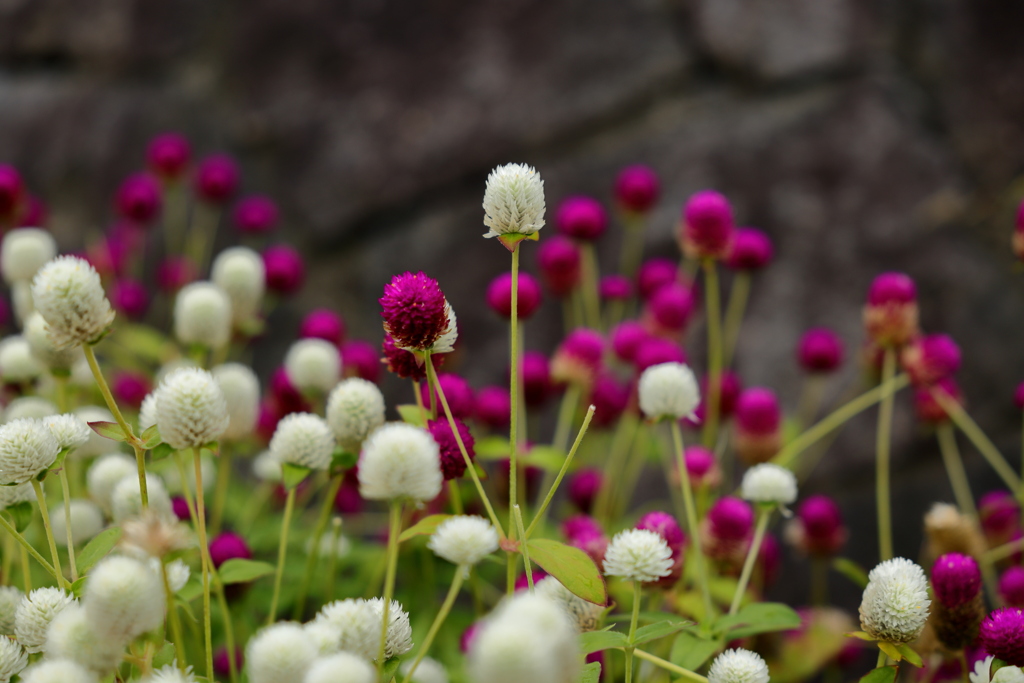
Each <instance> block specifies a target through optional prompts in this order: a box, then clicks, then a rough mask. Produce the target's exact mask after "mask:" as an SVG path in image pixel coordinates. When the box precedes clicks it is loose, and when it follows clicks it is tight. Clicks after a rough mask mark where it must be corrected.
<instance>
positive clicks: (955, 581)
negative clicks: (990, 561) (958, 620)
mask: <svg viewBox="0 0 1024 683" xmlns="http://www.w3.org/2000/svg"><path fill="white" fill-rule="evenodd" d="M932 591H933V592H934V593H935V599H936V601H938V603H940V604H942V605H943V606H945V607H948V608H950V609H954V608H957V607H961V606H963V605H965V604H967V603H968V602H970V601H972V600H974V599H975V598H976V597H978V594H979V593H980V592H981V570H980V569H979V568H978V563H977V562H976V561H975V559H974V558H973V557H971V556H969V555H961V554H959V553H947V554H945V555H943V556H941V557H939V558H938V559H937V560H935V564H934V565H932Z"/></svg>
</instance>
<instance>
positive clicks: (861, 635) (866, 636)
mask: <svg viewBox="0 0 1024 683" xmlns="http://www.w3.org/2000/svg"><path fill="white" fill-rule="evenodd" d="M846 637H847V638H857V639H858V640H866V641H867V642H869V643H873V642H875V640H877V638H875V637H874V636H873V635H871V634H870V633H867V632H866V631H851V632H850V633H847V634H846Z"/></svg>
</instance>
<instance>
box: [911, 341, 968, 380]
mask: <svg viewBox="0 0 1024 683" xmlns="http://www.w3.org/2000/svg"><path fill="white" fill-rule="evenodd" d="M900 361H901V362H902V363H903V369H904V370H906V371H907V374H908V375H910V380H911V381H912V382H914V383H915V384H934V383H935V382H937V381H939V380H940V379H942V378H943V377H948V376H949V375H952V374H954V373H955V372H956V371H957V370H959V369H960V347H959V346H957V344H956V342H955V341H953V338H952V337H950V336H949V335H947V334H927V335H923V336H921V337H918V338H917V339H915V340H913V341H912V342H910V343H909V344H907V346H905V347H904V348H903V352H902V353H901V354H900Z"/></svg>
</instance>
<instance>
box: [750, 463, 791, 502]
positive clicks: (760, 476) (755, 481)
mask: <svg viewBox="0 0 1024 683" xmlns="http://www.w3.org/2000/svg"><path fill="white" fill-rule="evenodd" d="M740 492H741V495H742V496H743V497H744V498H745V499H746V500H749V501H750V502H752V503H776V504H778V505H789V504H790V503H792V502H793V501H795V500H796V493H797V489H796V475H794V474H793V473H792V472H791V471H790V470H788V469H786V468H785V467H779V466H778V465H775V464H773V463H770V462H765V463H761V464H760V465H754V466H753V467H751V468H750V469H749V470H747V471H746V472H745V473H744V474H743V484H742V485H741V486H740Z"/></svg>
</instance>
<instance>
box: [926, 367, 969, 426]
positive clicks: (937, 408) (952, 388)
mask: <svg viewBox="0 0 1024 683" xmlns="http://www.w3.org/2000/svg"><path fill="white" fill-rule="evenodd" d="M933 391H935V392H944V393H945V395H946V397H947V398H948V399H951V400H953V401H954V402H956V403H959V404H960V405H963V403H964V397H963V394H962V393H961V391H960V385H959V384H957V383H956V380H955V379H953V378H952V377H944V378H942V379H940V380H939V381H938V382H936V383H935V384H934V385H932V386H921V387H918V388H917V389H915V390H914V409H915V411H916V412H917V417H918V419H920V420H921V421H922V422H928V423H931V424H938V423H940V422H945V421H946V420H948V419H949V415H947V414H946V410H945V409H944V408H943V407H942V406H941V405H940V404H939V402H938V401H937V400H935V396H934V395H933V394H932V392H933Z"/></svg>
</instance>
